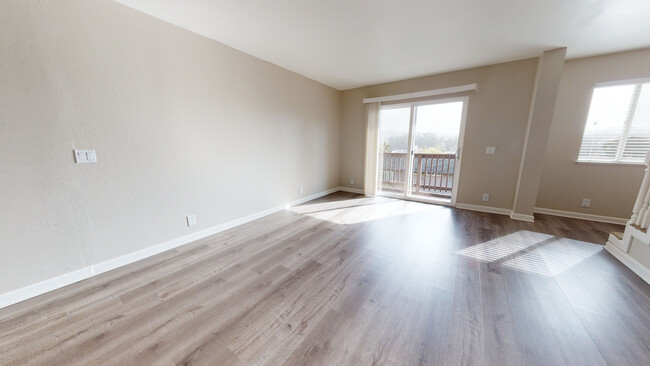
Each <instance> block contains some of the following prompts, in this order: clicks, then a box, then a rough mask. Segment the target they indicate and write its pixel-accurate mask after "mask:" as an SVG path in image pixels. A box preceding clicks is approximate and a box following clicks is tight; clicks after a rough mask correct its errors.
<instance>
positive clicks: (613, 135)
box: [578, 80, 650, 163]
mask: <svg viewBox="0 0 650 366" xmlns="http://www.w3.org/2000/svg"><path fill="white" fill-rule="evenodd" d="M648 150H650V80H643V81H632V82H629V83H628V82H621V83H618V84H617V85H611V84H610V85H596V87H595V88H594V94H593V96H592V98H591V106H590V107H589V115H588V117H587V124H586V126H585V133H584V135H583V137H582V145H581V146H580V153H579V155H578V161H583V162H613V163H642V162H643V160H644V159H645V155H646V153H647V152H648Z"/></svg>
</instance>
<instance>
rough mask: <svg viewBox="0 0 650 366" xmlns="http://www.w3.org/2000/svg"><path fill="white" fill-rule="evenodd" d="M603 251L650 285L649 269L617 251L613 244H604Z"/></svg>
mask: <svg viewBox="0 0 650 366" xmlns="http://www.w3.org/2000/svg"><path fill="white" fill-rule="evenodd" d="M605 250H607V251H608V252H609V254H611V255H613V256H614V258H616V259H618V260H619V261H620V262H621V263H623V264H624V265H625V266H626V267H627V268H629V269H630V270H631V271H632V272H634V273H636V274H637V275H639V277H641V278H642V279H643V280H644V281H645V282H647V283H649V284H650V269H648V268H646V267H644V266H643V265H642V264H641V263H639V262H637V261H636V259H634V258H632V257H630V255H629V254H627V253H625V252H623V251H622V250H620V249H618V248H617V247H616V246H615V245H614V244H612V243H610V242H609V241H608V242H607V244H605Z"/></svg>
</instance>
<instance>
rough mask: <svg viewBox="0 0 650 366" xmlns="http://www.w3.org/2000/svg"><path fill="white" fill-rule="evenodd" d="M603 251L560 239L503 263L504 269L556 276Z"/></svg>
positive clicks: (578, 242)
mask: <svg viewBox="0 0 650 366" xmlns="http://www.w3.org/2000/svg"><path fill="white" fill-rule="evenodd" d="M601 250H603V247H602V246H600V245H597V244H593V243H587V242H583V241H577V240H571V239H558V240H556V241H553V242H551V243H548V244H546V245H542V246H540V247H539V248H535V249H533V250H531V251H530V252H526V253H523V254H521V255H519V256H517V257H515V258H512V259H509V260H507V261H505V262H503V264H502V265H503V266H504V267H508V268H512V269H517V270H521V271H526V272H532V273H537V274H541V275H544V276H549V277H552V276H556V275H558V274H560V273H562V272H564V271H566V270H568V269H570V268H572V267H574V266H576V265H578V264H580V263H581V262H584V261H585V260H587V259H588V258H589V257H591V256H592V255H594V254H597V253H598V252H600V251H601Z"/></svg>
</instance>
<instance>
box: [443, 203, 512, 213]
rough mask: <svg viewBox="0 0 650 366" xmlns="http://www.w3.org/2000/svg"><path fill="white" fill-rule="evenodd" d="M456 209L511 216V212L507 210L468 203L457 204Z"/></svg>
mask: <svg viewBox="0 0 650 366" xmlns="http://www.w3.org/2000/svg"><path fill="white" fill-rule="evenodd" d="M456 208H460V209H461V210H470V211H479V212H487V213H493V214H497V215H510V210H509V209H507V208H499V207H490V206H481V205H470V204H468V203H456Z"/></svg>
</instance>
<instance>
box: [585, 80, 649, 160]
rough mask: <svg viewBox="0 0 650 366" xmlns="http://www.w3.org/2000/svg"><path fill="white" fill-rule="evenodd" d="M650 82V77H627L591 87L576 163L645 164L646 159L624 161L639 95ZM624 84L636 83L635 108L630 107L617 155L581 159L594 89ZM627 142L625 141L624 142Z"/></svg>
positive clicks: (632, 101)
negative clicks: (603, 158) (611, 157)
mask: <svg viewBox="0 0 650 366" xmlns="http://www.w3.org/2000/svg"><path fill="white" fill-rule="evenodd" d="M647 83H650V77H644V78H636V79H625V80H613V81H603V82H597V83H594V85H593V86H592V88H591V94H590V98H589V106H588V107H587V114H586V117H585V122H584V128H583V130H582V136H581V137H580V144H579V146H578V153H577V157H576V159H575V163H576V164H601V165H644V166H645V162H644V161H623V160H621V159H622V157H623V152H624V150H625V145H626V144H627V139H628V138H629V137H630V130H631V129H632V121H633V119H634V113H635V112H636V108H637V105H638V102H639V96H640V95H641V90H642V86H643V84H647ZM622 85H635V88H634V91H633V92H632V100H631V101H630V107H631V106H632V105H634V108H628V112H627V116H626V118H625V122H624V125H623V132H622V134H621V138H620V139H619V142H618V147H617V150H616V156H615V158H614V160H581V159H580V149H581V148H582V143H583V141H584V138H585V130H586V129H587V122H588V119H589V110H590V109H591V103H592V102H593V96H594V91H595V90H596V88H602V87H610V86H622ZM623 142H625V143H623Z"/></svg>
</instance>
